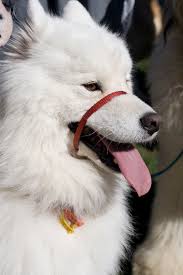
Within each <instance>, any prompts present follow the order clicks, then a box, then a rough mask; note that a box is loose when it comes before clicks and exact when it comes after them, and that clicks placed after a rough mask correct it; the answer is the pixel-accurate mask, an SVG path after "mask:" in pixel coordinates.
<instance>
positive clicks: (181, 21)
mask: <svg viewBox="0 0 183 275" xmlns="http://www.w3.org/2000/svg"><path fill="white" fill-rule="evenodd" d="M172 3H173V18H174V22H175V23H174V24H173V26H172V27H171V28H170V29H169V30H168V33H167V35H166V40H165V39H164V37H163V35H162V36H161V38H160V39H159V41H158V44H157V47H156V49H155V51H154V53H153V56H152V62H151V70H150V82H151V85H152V86H151V95H152V102H153V105H154V106H155V107H156V109H158V111H159V113H160V114H161V116H162V120H163V125H162V127H161V133H160V136H159V141H160V152H159V169H160V170H161V169H162V168H164V167H165V166H167V164H169V163H170V162H171V161H172V160H174V159H175V158H176V156H177V155H178V154H179V153H180V152H181V150H182V149H183V123H182V117H183V74H182V64H183V16H182V15H183V1H182V0H174V1H169V10H171V5H172ZM170 14H172V12H170ZM182 255H183V158H181V159H179V161H178V162H177V163H176V165H175V166H174V167H172V168H171V169H170V170H169V171H167V172H166V173H165V174H164V175H162V176H161V177H160V178H159V179H158V181H157V195H156V198H155V201H154V206H153V215H152V220H151V224H150V232H149V235H148V237H147V240H146V241H145V243H144V244H142V246H141V247H140V248H139V250H137V253H136V256H135V260H134V262H135V264H134V274H136V275H137V274H138V275H182V274H183V260H182Z"/></svg>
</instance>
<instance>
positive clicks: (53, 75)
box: [0, 0, 159, 275]
mask: <svg viewBox="0 0 183 275" xmlns="http://www.w3.org/2000/svg"><path fill="white" fill-rule="evenodd" d="M29 16H30V18H31V21H32V22H28V23H27V24H26V25H25V26H24V27H23V28H22V29H20V30H18V31H17V33H16V34H15V36H14V38H13V39H12V41H11V43H10V44H9V45H8V47H7V50H6V53H5V54H6V56H7V58H6V60H4V61H2V62H1V125H0V140H1V143H0V152H1V155H0V205H1V211H0V256H1V261H0V274H2V275H43V274H44V275H73V274H75V275H109V274H116V273H117V272H118V269H119V260H120V257H123V258H124V257H125V251H126V249H127V248H128V239H129V237H130V234H132V231H133V230H132V226H131V222H130V218H129V213H128V206H127V201H126V197H127V195H128V191H129V190H130V189H129V187H128V185H127V181H129V183H131V185H133V186H134V188H135V189H136V191H137V192H138V193H139V195H142V194H144V193H145V192H147V191H148V189H149V188H150V177H149V174H148V172H147V169H146V167H145V165H144V163H143V161H142V159H141V158H140V156H139V155H138V153H137V151H136V150H135V149H133V147H132V146H131V145H129V144H133V143H144V142H147V141H150V140H152V139H153V138H154V137H155V136H156V134H157V132H158V128H159V117H158V115H157V114H156V113H155V112H154V111H153V110H152V109H151V107H149V106H148V105H146V104H145V103H143V102H142V101H140V100H139V99H138V98H137V97H135V96H134V95H133V94H132V84H131V77H130V75H131V70H132V62H131V59H130V56H129V53H128V50H127V47H126V45H125V43H124V41H122V40H121V39H120V38H118V37H116V36H115V35H114V34H111V33H110V32H108V31H107V30H106V29H105V28H103V27H100V26H98V25H97V24H96V23H95V22H94V21H93V20H92V18H91V17H90V15H89V14H88V12H87V11H86V10H85V9H84V8H83V7H82V5H80V4H79V3H78V2H77V1H70V2H69V3H68V5H67V6H66V8H65V11H64V14H63V18H62V19H61V18H56V17H55V18H54V17H51V16H49V15H47V14H46V13H45V12H44V10H43V9H42V7H41V5H40V4H39V2H38V1H37V0H32V1H31V2H30V7H29ZM115 90H125V91H126V92H127V94H126V95H123V96H119V97H116V98H114V99H113V100H111V101H110V102H109V103H108V104H106V105H105V106H103V107H102V108H101V109H100V110H99V111H98V112H96V113H95V114H93V115H92V116H91V117H90V119H89V120H88V124H87V125H88V127H86V128H85V130H84V131H85V133H86V132H87V134H85V135H86V140H85V143H86V144H87V145H88V146H86V145H85V144H84V143H83V142H81V143H80V147H79V148H80V150H79V152H78V153H74V154H73V146H72V140H73V134H72V131H75V122H79V121H80V119H81V117H82V116H83V114H84V113H85V112H86V111H87V110H88V109H89V108H90V107H91V106H92V105H93V104H94V103H96V102H97V101H98V100H99V99H101V98H102V97H104V96H106V95H107V94H109V93H111V92H113V91H115ZM91 129H93V130H91ZM71 130H72V131H71ZM91 131H92V132H91ZM93 132H94V133H93ZM88 133H89V134H88ZM97 133H98V134H97ZM92 134H93V135H92ZM104 136H105V137H107V138H108V140H107V139H106V140H105V145H104V144H103V143H102V142H99V139H102V138H104ZM83 140H84V139H83ZM109 141H110V143H111V142H112V141H113V143H112V145H110V144H109ZM115 142H118V143H121V144H119V148H118V147H117V146H116V145H115ZM106 144H107V147H108V148H107V149H106V150H105V149H104V148H106V147H105V146H106ZM89 148H90V149H89ZM91 148H92V150H91ZM114 150H115V151H117V152H114ZM108 151H110V152H111V153H112V154H113V155H114V156H116V161H117V162H118V164H119V166H120V167H121V170H122V172H123V170H124V172H123V175H124V176H125V177H124V176H122V175H121V174H120V173H119V172H115V171H114V169H117V165H116V164H115V163H114V162H113V161H112V160H113V158H112V154H111V153H109V152H108ZM118 151H120V152H118ZM104 156H105V157H104ZM121 156H122V157H123V159H120V158H121ZM100 159H101V160H102V159H103V161H104V162H105V161H106V164H107V165H108V166H110V167H107V165H106V164H104V163H103V162H102V161H101V160H100ZM116 161H115V162H116ZM125 161H126V165H125V163H124V162H125ZM111 163H112V164H111ZM111 165H112V166H113V167H111ZM125 178H126V179H127V180H126V179H125ZM66 212H67V215H66ZM68 212H69V215H70V217H69V215H68ZM72 219H75V222H73V221H72ZM81 220H82V221H81ZM74 227H75V231H74ZM70 229H72V230H73V231H74V233H73V234H68V232H69V230H70ZM70 233H71V232H70Z"/></svg>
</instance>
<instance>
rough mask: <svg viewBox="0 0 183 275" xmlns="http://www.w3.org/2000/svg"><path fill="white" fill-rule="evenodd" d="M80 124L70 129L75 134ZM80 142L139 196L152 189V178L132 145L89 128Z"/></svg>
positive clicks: (84, 130)
mask: <svg viewBox="0 0 183 275" xmlns="http://www.w3.org/2000/svg"><path fill="white" fill-rule="evenodd" d="M77 127H78V123H77V122H75V123H70V124H69V129H70V130H71V132H72V133H74V134H75V132H76V129H77ZM80 141H81V142H83V143H84V144H85V145H86V146H87V147H88V148H89V149H90V150H92V151H93V152H94V153H95V154H96V155H97V156H98V158H99V159H100V161H101V162H102V163H103V164H104V165H105V166H107V167H108V168H110V169H111V170H113V171H115V172H119V173H120V172H121V173H122V175H123V176H124V177H125V178H126V180H127V182H128V183H129V184H130V185H131V186H132V187H133V188H134V189H135V190H136V192H137V193H138V195H139V196H142V195H144V194H146V193H147V192H148V191H149V189H150V187H151V176H150V173H149V170H148V168H147V167H146V165H145V163H144V161H143V160H142V158H141V156H140V154H139V152H138V151H137V149H136V148H135V147H134V146H133V145H132V144H130V143H116V142H114V141H111V140H109V139H107V138H105V137H103V136H101V135H100V134H99V133H98V132H96V131H94V130H93V129H92V128H90V127H89V126H85V127H84V129H83V131H82V135H81V137H80Z"/></svg>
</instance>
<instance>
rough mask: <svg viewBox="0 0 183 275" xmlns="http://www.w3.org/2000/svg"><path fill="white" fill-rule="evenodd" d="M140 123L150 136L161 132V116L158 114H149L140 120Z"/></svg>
mask: <svg viewBox="0 0 183 275" xmlns="http://www.w3.org/2000/svg"><path fill="white" fill-rule="evenodd" d="M140 123H141V125H142V127H143V129H144V130H146V131H147V132H148V134H149V135H153V134H154V133H156V132H157V131H158V130H159V126H160V116H159V115H158V114H156V113H147V114H146V115H145V116H143V117H142V118H141V119H140Z"/></svg>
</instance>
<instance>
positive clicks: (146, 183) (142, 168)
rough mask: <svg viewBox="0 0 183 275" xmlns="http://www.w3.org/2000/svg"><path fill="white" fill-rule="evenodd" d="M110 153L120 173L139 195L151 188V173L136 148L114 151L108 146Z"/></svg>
mask: <svg viewBox="0 0 183 275" xmlns="http://www.w3.org/2000/svg"><path fill="white" fill-rule="evenodd" d="M109 150H110V153H111V154H112V155H113V156H114V158H115V159H116V161H117V163H118V166H119V169H120V171H121V173H122V174H123V175H124V177H125V178H126V180H127V181H128V183H129V184H130V185H131V186H132V187H133V188H134V189H135V190H136V192H137V194H138V195H139V197H140V196H143V195H145V194H146V193H148V192H149V190H150V188H151V183H152V181H151V175H150V172H149V170H148V168H147V166H146V164H145V163H144V161H143V159H142V157H141V155H140V154H139V152H138V150H137V149H135V148H134V147H132V148H131V149H130V150H127V151H116V150H114V148H113V146H110V147H109Z"/></svg>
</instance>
